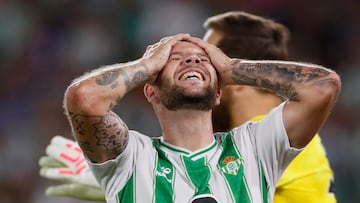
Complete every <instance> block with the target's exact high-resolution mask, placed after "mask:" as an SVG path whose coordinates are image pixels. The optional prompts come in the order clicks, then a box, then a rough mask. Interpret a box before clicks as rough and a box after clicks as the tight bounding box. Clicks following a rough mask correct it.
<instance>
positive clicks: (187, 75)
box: [179, 69, 205, 81]
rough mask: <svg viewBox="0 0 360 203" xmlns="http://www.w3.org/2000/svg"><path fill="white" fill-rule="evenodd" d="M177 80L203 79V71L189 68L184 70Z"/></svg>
mask: <svg viewBox="0 0 360 203" xmlns="http://www.w3.org/2000/svg"><path fill="white" fill-rule="evenodd" d="M179 80H182V81H185V80H200V81H204V80H205V77H204V73H202V72H201V71H200V70H194V69H191V70H190V69H189V70H187V71H185V72H184V73H182V74H180V77H179Z"/></svg>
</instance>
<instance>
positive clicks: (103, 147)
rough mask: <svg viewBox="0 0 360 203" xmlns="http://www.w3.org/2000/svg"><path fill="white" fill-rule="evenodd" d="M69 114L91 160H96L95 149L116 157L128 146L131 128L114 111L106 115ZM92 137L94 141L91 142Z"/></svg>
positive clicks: (83, 147)
mask: <svg viewBox="0 0 360 203" xmlns="http://www.w3.org/2000/svg"><path fill="white" fill-rule="evenodd" d="M69 115H70V120H71V124H72V126H73V130H74V132H75V133H76V134H77V135H78V139H77V140H78V143H79V146H80V147H81V149H82V150H83V152H84V153H85V154H86V155H87V156H88V157H89V158H90V159H91V160H95V158H93V157H94V155H95V151H99V150H100V151H103V152H104V153H105V154H106V155H107V156H108V157H111V158H114V157H116V156H117V155H119V154H120V153H121V152H122V151H124V149H125V148H126V146H127V143H128V141H129V130H128V128H127V126H126V124H125V123H124V122H123V121H122V120H121V119H120V118H119V117H118V115H116V114H115V113H114V112H112V111H110V112H109V113H107V114H106V115H105V116H87V115H80V114H74V113H69ZM92 139H93V140H94V142H91V140H92Z"/></svg>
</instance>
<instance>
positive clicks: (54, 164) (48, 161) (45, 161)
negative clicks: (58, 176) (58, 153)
mask: <svg viewBox="0 0 360 203" xmlns="http://www.w3.org/2000/svg"><path fill="white" fill-rule="evenodd" d="M39 166H40V167H41V168H44V167H46V168H63V167H66V164H64V163H62V162H60V161H58V160H56V159H55V158H53V157H49V156H42V157H41V158H40V159H39Z"/></svg>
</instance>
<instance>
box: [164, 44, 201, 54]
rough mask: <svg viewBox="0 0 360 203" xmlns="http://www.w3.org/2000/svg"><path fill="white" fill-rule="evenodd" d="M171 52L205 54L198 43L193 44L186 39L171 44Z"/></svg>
mask: <svg viewBox="0 0 360 203" xmlns="http://www.w3.org/2000/svg"><path fill="white" fill-rule="evenodd" d="M171 53H182V54H185V53H195V54H205V55H207V54H206V53H205V51H204V50H203V49H202V48H201V47H199V46H198V45H196V44H193V43H191V42H187V41H181V42H178V43H176V44H175V45H174V46H173V48H172V50H171Z"/></svg>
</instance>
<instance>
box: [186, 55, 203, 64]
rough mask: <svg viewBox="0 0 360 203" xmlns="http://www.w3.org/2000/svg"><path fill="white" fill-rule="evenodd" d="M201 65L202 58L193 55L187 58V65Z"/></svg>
mask: <svg viewBox="0 0 360 203" xmlns="http://www.w3.org/2000/svg"><path fill="white" fill-rule="evenodd" d="M197 63H200V58H199V57H198V56H197V55H195V54H193V55H190V56H188V57H186V58H185V64H197Z"/></svg>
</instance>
